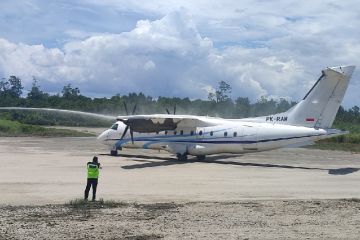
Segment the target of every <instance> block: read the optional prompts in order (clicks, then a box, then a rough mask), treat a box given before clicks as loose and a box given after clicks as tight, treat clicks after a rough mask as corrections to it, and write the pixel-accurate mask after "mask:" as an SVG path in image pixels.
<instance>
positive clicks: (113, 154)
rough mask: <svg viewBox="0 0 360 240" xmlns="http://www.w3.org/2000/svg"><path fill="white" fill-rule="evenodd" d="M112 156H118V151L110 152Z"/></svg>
mask: <svg viewBox="0 0 360 240" xmlns="http://www.w3.org/2000/svg"><path fill="white" fill-rule="evenodd" d="M110 155H111V156H117V155H118V151H117V150H111V151H110Z"/></svg>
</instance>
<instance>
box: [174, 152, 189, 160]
mask: <svg viewBox="0 0 360 240" xmlns="http://www.w3.org/2000/svg"><path fill="white" fill-rule="evenodd" d="M176 157H177V159H178V160H179V161H186V160H187V159H188V158H187V154H186V153H183V154H181V153H178V154H176Z"/></svg>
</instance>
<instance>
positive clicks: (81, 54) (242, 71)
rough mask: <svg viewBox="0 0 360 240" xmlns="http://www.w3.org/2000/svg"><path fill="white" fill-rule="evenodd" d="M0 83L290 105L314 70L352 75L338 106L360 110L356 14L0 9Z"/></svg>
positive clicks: (238, 4) (248, 6) (201, 0)
mask: <svg viewBox="0 0 360 240" xmlns="http://www.w3.org/2000/svg"><path fill="white" fill-rule="evenodd" d="M0 9H1V11H0V78H8V77H9V76H10V75H16V76H19V77H20V78H21V79H22V82H23V85H24V92H25V93H26V91H28V90H29V89H30V88H31V84H32V81H33V77H35V78H36V79H37V80H38V83H39V85H40V87H41V89H42V90H44V91H47V92H51V93H59V92H61V89H62V87H63V86H64V85H67V84H69V83H70V84H71V85H72V86H74V87H79V88H80V90H81V93H82V94H83V95H86V96H91V97H109V96H112V95H115V94H121V95H123V94H128V93H129V92H143V93H145V94H146V95H150V96H153V97H155V98H156V97H158V96H168V97H173V96H174V97H182V98H183V97H189V98H191V99H198V98H199V99H207V95H208V94H209V92H213V91H214V89H216V87H217V86H218V82H220V81H226V82H227V83H229V84H230V85H231V86H232V93H231V96H232V98H233V99H235V98H237V97H238V96H242V97H249V98H250V99H251V101H253V102H254V101H256V99H259V98H260V97H261V96H265V97H267V98H275V99H280V98H286V99H288V100H293V101H298V100H300V99H301V98H302V97H303V96H304V95H305V94H306V92H307V91H308V90H309V89H310V88H311V86H312V85H313V84H314V82H315V81H316V80H317V78H318V77H319V76H320V73H321V70H322V69H324V68H326V67H331V66H339V65H357V66H358V69H356V70H355V72H354V75H353V78H352V80H351V83H350V86H349V89H348V91H347V93H346V95H345V98H344V101H343V105H344V106H345V107H346V108H349V107H352V106H354V105H358V106H360V98H359V94H358V93H359V92H360V30H359V29H360V4H358V1H355V0H346V1H330V0H329V1H320V0H314V1H292V0H274V1H265V0H253V1H250V0H241V1H239V0H221V1H210V0H197V1H194V0H183V1H181V0H176V1H175V0H163V1H160V0H147V1H134V0H132V1H131V0H77V1H70V0H68V1H66V0H52V1H47V0H1V1H0Z"/></svg>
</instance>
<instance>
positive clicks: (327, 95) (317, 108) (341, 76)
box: [285, 66, 355, 128]
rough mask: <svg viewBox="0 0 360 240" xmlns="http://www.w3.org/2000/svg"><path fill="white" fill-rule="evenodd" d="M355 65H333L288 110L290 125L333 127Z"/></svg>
mask: <svg viewBox="0 0 360 240" xmlns="http://www.w3.org/2000/svg"><path fill="white" fill-rule="evenodd" d="M354 69H355V66H346V67H332V68H327V69H325V70H323V71H322V74H321V76H320V78H319V79H318V80H317V81H316V83H315V84H314V86H313V87H312V88H311V89H310V91H309V92H308V93H307V94H306V95H305V97H304V98H303V99H302V100H301V101H300V102H299V103H298V104H296V105H295V106H294V107H293V108H291V109H290V110H289V111H287V112H286V115H287V123H285V124H289V125H296V126H305V127H315V128H331V126H332V124H333V122H334V120H335V116H336V113H337V111H338V110H339V107H340V104H341V102H342V100H343V98H344V95H345V92H346V89H347V87H348V85H349V81H350V78H351V75H352V73H353V71H354Z"/></svg>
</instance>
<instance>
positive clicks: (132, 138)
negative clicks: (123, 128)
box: [130, 128, 134, 144]
mask: <svg viewBox="0 0 360 240" xmlns="http://www.w3.org/2000/svg"><path fill="white" fill-rule="evenodd" d="M130 136H131V142H132V144H134V133H133V130H132V128H130Z"/></svg>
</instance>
